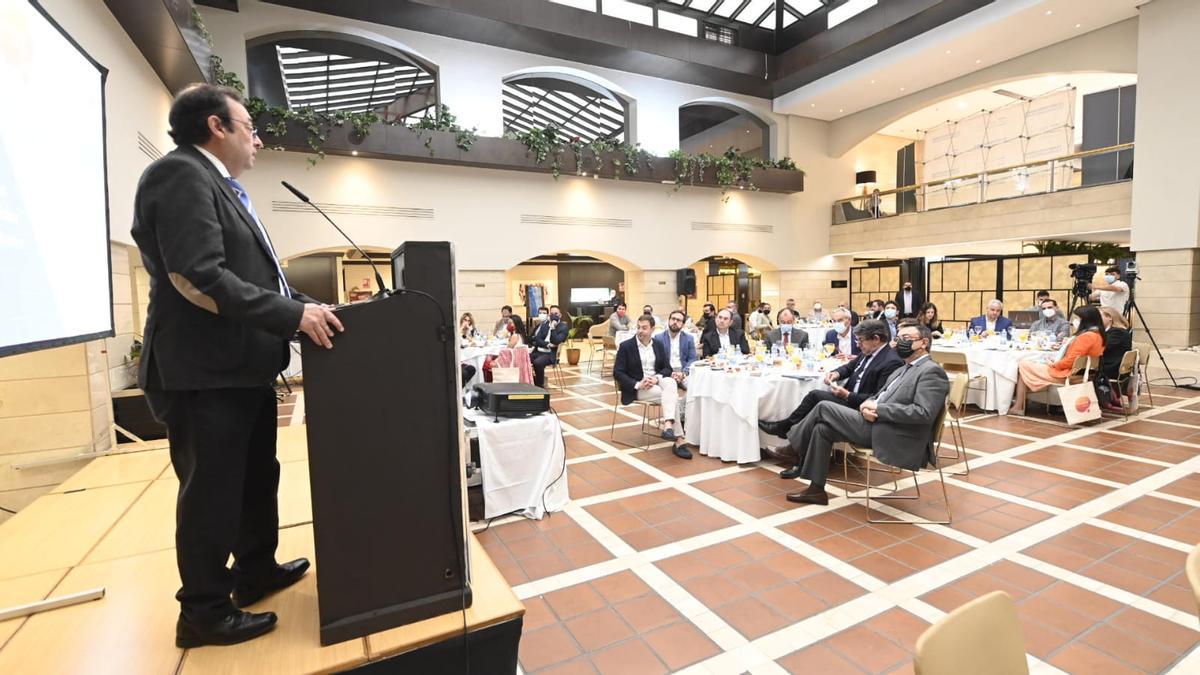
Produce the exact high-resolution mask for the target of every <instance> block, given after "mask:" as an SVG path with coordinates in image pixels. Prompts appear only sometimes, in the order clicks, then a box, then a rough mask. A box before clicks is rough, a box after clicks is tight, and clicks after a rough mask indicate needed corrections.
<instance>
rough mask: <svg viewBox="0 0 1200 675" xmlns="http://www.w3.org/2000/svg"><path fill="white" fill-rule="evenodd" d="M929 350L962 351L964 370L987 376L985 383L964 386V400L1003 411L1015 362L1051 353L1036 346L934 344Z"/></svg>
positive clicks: (1010, 398)
mask: <svg viewBox="0 0 1200 675" xmlns="http://www.w3.org/2000/svg"><path fill="white" fill-rule="evenodd" d="M933 351H934V353H935V354H936V353H937V352H952V353H958V354H963V355H965V356H966V358H967V373H968V374H969V375H970V376H971V377H979V376H980V375H983V376H985V377H987V386H986V387H984V388H982V389H980V388H979V387H978V385H972V386H971V388H970V389H968V390H967V403H972V404H974V405H977V406H979V407H980V408H981V409H983V410H995V411H996V412H998V413H1000V414H1001V415H1007V414H1008V409H1009V408H1010V407H1012V401H1013V393H1014V392H1015V391H1016V388H1017V377H1018V375H1017V364H1019V363H1020V362H1021V361H1023V360H1025V359H1031V358H1042V359H1045V358H1048V357H1049V356H1051V353H1048V352H1042V351H1036V350H1029V351H1026V350H1016V349H1010V350H1003V349H988V348H987V347H985V346H983V345H967V346H953V347H951V346H943V345H938V344H934V346H933Z"/></svg>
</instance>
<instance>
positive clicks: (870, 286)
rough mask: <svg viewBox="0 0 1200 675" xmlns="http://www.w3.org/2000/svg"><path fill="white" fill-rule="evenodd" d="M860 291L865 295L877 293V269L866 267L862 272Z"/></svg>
mask: <svg viewBox="0 0 1200 675" xmlns="http://www.w3.org/2000/svg"><path fill="white" fill-rule="evenodd" d="M861 288H862V290H863V291H864V292H866V293H875V292H877V291H879V268H878V267H867V268H864V269H863V271H862V287H861Z"/></svg>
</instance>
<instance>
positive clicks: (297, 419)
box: [288, 390, 304, 427]
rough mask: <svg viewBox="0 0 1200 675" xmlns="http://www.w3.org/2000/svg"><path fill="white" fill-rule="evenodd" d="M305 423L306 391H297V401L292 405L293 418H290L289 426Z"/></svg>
mask: <svg viewBox="0 0 1200 675" xmlns="http://www.w3.org/2000/svg"><path fill="white" fill-rule="evenodd" d="M301 424H304V391H303V390H301V391H298V392H296V403H295V404H294V405H293V406H292V418H291V419H290V420H288V426H290V427H298V426H300V425H301Z"/></svg>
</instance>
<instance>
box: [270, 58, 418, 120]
mask: <svg viewBox="0 0 1200 675" xmlns="http://www.w3.org/2000/svg"><path fill="white" fill-rule="evenodd" d="M275 49H276V52H277V54H278V56H279V70H280V74H281V76H282V78H283V88H284V92H285V94H286V95H287V104H288V107H289V108H293V109H296V108H314V109H316V110H322V111H327V112H328V111H335V110H345V111H348V112H365V111H368V110H378V109H381V108H385V107H388V106H389V105H391V104H392V103H394V102H396V101H397V100H399V99H402V98H405V97H408V96H411V95H413V94H416V93H424V92H425V91H426V90H429V89H431V88H432V87H433V84H434V76H433V74H432V73H429V72H426V71H425V70H423V69H422V68H420V67H418V66H416V65H414V64H412V63H405V62H401V61H399V60H397V61H396V62H394V63H389V62H386V61H378V60H371V59H363V58H355V57H351V56H344V55H341V54H326V53H322V52H316V51H311V50H308V49H301V48H299V47H285V46H282V45H279V46H276V48H275Z"/></svg>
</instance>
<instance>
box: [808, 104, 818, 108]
mask: <svg viewBox="0 0 1200 675" xmlns="http://www.w3.org/2000/svg"><path fill="white" fill-rule="evenodd" d="M808 107H810V108H815V107H817V104H816V103H809V104H808Z"/></svg>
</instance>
